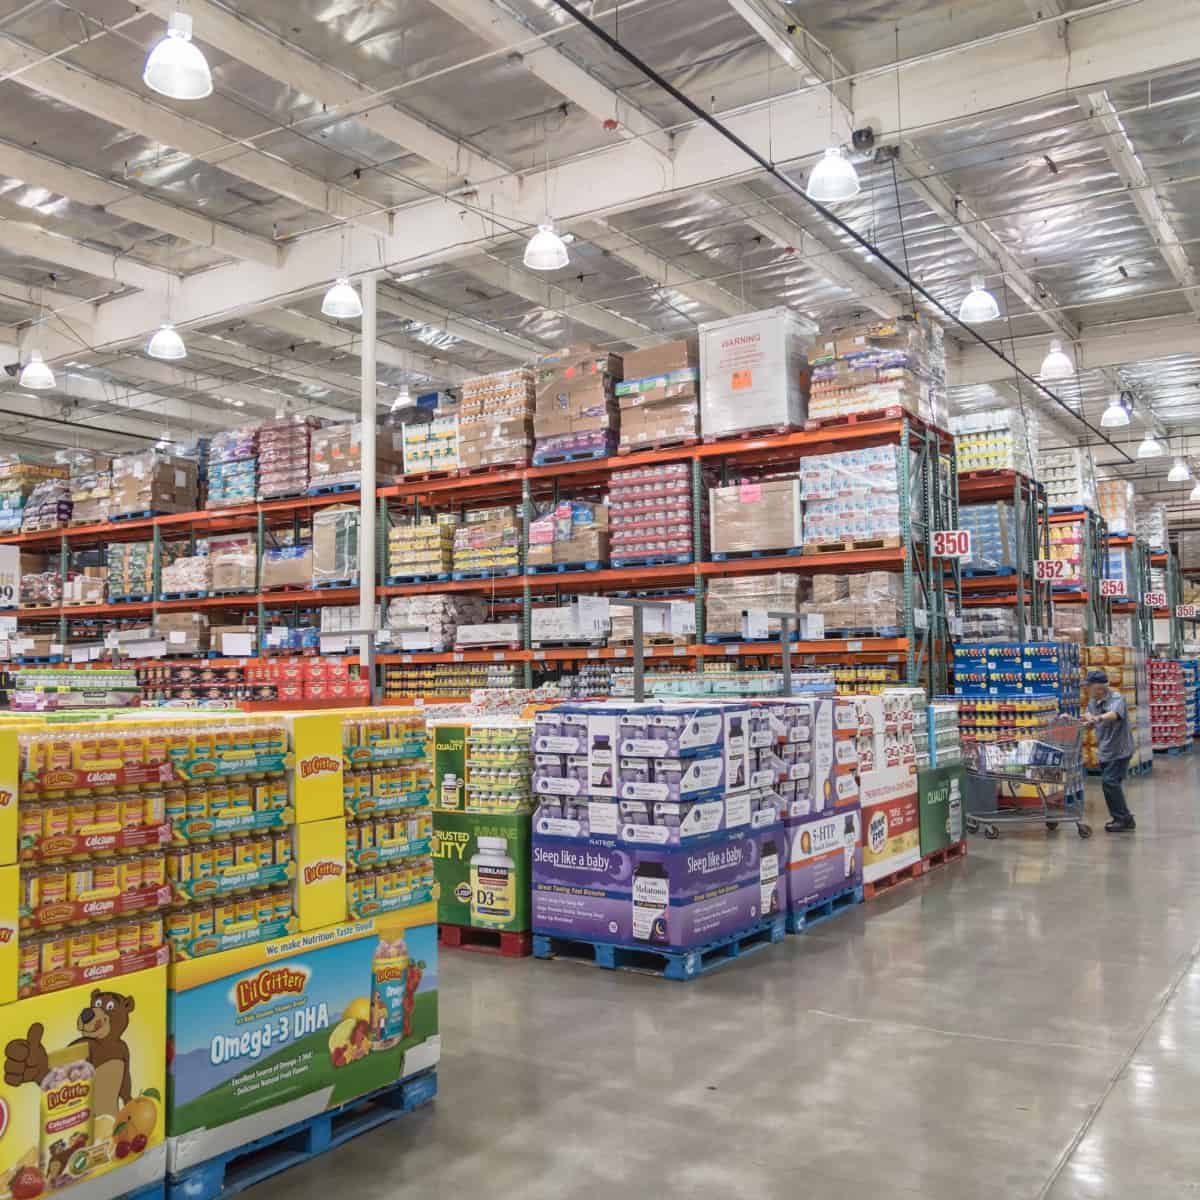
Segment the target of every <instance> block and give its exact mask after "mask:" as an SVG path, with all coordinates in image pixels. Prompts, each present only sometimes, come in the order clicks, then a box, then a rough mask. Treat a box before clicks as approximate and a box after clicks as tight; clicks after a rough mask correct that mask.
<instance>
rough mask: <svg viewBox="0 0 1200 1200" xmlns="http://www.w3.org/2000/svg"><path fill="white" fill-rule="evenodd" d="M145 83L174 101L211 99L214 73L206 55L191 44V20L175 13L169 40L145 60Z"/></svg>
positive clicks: (165, 40)
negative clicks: (207, 97) (209, 66)
mask: <svg viewBox="0 0 1200 1200" xmlns="http://www.w3.org/2000/svg"><path fill="white" fill-rule="evenodd" d="M142 82H143V83H144V84H145V85H146V86H147V87H148V88H149V89H150V90H151V91H152V92H157V93H158V94H159V95H160V96H168V97H170V98H171V99H172V100H203V99H204V98H205V97H206V96H211V95H212V90H213V81H212V72H211V71H210V70H209V69H208V60H207V59H206V58H205V57H204V52H203V51H202V50H201V49H200V47H199V46H197V45H196V43H195V42H193V41H192V18H191V17H189V16H188V15H187V13H182V12H173V13H172V14H171V18H170V20H169V21H168V22H167V34H166V37H164V38H163V39H162V41H160V42H159V43H158V44H157V45H156V46H155V47H154V49H153V50H151V51H150V53H149V54H148V55H147V56H146V66H145V68H144V69H143V71H142Z"/></svg>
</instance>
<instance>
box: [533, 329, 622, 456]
mask: <svg viewBox="0 0 1200 1200" xmlns="http://www.w3.org/2000/svg"><path fill="white" fill-rule="evenodd" d="M622 371H623V364H622V361H621V356H620V355H619V354H609V353H607V352H606V351H603V350H597V349H596V348H595V347H592V346H568V347H567V348H566V349H565V350H560V351H557V352H556V353H554V354H548V355H546V356H545V357H543V358H540V359H539V360H538V365H537V398H536V401H535V407H534V414H533V432H534V436H535V438H536V439H537V440H536V442H535V444H534V450H533V461H534V463H537V464H541V463H551V462H570V461H571V460H572V459H576V458H604V457H606V456H607V455H609V454H612V453H613V452H614V451H615V450H616V448H617V427H618V424H619V421H620V410H619V409H618V408H617V398H616V392H615V388H616V385H617V383H618V381H619V380H620V379H621V377H622Z"/></svg>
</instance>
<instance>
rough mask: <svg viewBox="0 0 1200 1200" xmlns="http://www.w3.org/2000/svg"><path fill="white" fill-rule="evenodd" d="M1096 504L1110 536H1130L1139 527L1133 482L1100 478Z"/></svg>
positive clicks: (1097, 483)
mask: <svg viewBox="0 0 1200 1200" xmlns="http://www.w3.org/2000/svg"><path fill="white" fill-rule="evenodd" d="M1096 504H1097V506H1098V507H1099V509H1100V515H1101V516H1102V517H1103V518H1104V521H1105V524H1106V525H1107V526H1108V533H1109V536H1110V537H1128V536H1129V535H1130V534H1131V533H1133V531H1134V529H1135V528H1136V527H1137V521H1136V516H1135V511H1134V498H1133V484H1132V483H1130V482H1129V481H1128V480H1125V479H1098V480H1097V481H1096Z"/></svg>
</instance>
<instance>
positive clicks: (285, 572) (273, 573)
mask: <svg viewBox="0 0 1200 1200" xmlns="http://www.w3.org/2000/svg"><path fill="white" fill-rule="evenodd" d="M312 578H313V548H312V543H311V542H301V543H299V544H298V545H295V546H273V547H268V548H264V550H263V553H262V562H261V563H260V564H259V572H258V586H259V589H260V590H261V591H264V592H270V591H275V590H277V589H281V588H307V587H310V586H311V585H312Z"/></svg>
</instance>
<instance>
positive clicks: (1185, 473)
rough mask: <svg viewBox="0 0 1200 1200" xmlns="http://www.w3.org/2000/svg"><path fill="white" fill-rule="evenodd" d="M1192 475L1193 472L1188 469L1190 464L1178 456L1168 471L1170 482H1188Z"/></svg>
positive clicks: (1168, 480)
mask: <svg viewBox="0 0 1200 1200" xmlns="http://www.w3.org/2000/svg"><path fill="white" fill-rule="evenodd" d="M1191 477H1192V473H1191V471H1190V470H1188V465H1187V463H1185V462H1184V461H1183V459H1182V458H1177V459H1176V460H1175V461H1174V462H1173V463H1172V464H1171V469H1170V470H1169V471H1168V472H1167V482H1168V483H1187V481H1188V480H1189V479H1191Z"/></svg>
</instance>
